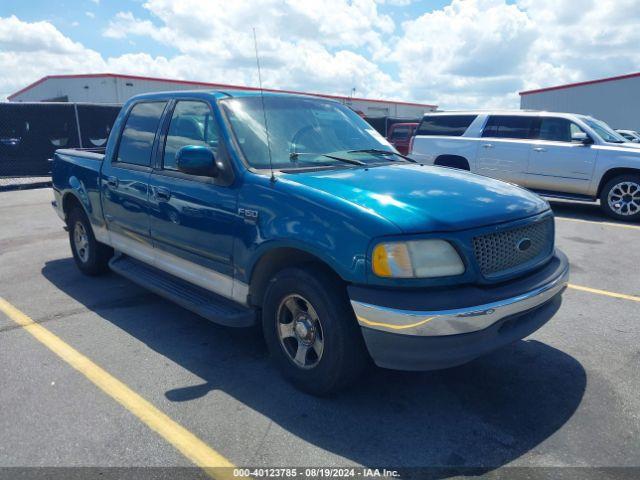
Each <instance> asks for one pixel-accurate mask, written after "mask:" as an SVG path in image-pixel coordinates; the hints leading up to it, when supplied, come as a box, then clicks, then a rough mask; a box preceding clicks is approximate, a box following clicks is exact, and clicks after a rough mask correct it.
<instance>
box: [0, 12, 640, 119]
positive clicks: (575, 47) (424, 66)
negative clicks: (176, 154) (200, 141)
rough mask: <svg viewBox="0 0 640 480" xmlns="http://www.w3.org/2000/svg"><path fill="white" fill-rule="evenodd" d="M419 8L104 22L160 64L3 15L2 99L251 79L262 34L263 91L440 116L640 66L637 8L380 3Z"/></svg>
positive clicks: (127, 16) (163, 15)
mask: <svg viewBox="0 0 640 480" xmlns="http://www.w3.org/2000/svg"><path fill="white" fill-rule="evenodd" d="M92 1H94V3H98V2H97V1H95V0H92ZM410 1H411V0H352V1H347V0H323V1H322V2H318V1H316V0H254V1H252V2H228V1H226V0H209V1H207V2H202V1H200V0H181V1H178V0H146V3H144V4H143V7H144V8H145V9H146V10H147V13H148V15H147V16H146V17H144V18H143V17H142V16H140V17H138V16H135V15H133V14H132V13H130V12H120V13H118V14H116V15H115V16H113V17H112V18H111V19H109V20H108V22H107V24H106V25H105V28H104V35H105V36H107V37H110V38H112V39H114V40H121V41H122V42H123V45H126V46H127V48H128V49H129V50H134V51H135V50H137V49H138V47H136V45H145V44H147V42H148V41H149V40H151V41H153V42H156V43H158V44H160V45H163V46H165V47H166V52H167V53H166V54H165V55H160V56H152V55H149V54H148V53H145V52H144V51H137V52H136V53H130V54H126V55H119V56H113V57H106V56H104V55H102V54H100V53H99V52H96V51H94V50H91V49H88V48H86V47H85V46H84V45H82V44H81V43H78V42H76V41H73V40H71V39H70V38H68V37H67V36H65V35H64V34H63V33H61V32H60V31H59V30H58V29H57V28H56V27H54V26H53V25H52V24H51V23H49V22H46V21H41V22H25V21H21V20H20V19H18V18H17V17H15V16H11V17H7V18H0V69H2V71H3V72H12V74H10V75H3V76H0V96H2V95H3V94H4V95H6V94H7V93H11V92H12V91H14V90H17V89H19V88H21V87H22V86H24V85H25V84H26V83H28V82H31V81H34V80H37V79H38V78H40V77H42V76H44V75H47V74H55V73H79V72H82V73H86V72H96V71H112V72H116V73H131V74H141V75H154V76H162V77H174V78H184V79H192V80H202V81H212V82H221V83H232V84H245V85H255V84H257V74H256V69H255V57H254V45H253V36H252V27H255V28H256V31H257V35H258V42H259V49H260V54H261V63H262V66H263V79H264V83H265V86H268V87H275V88H286V89H299V90H307V91H319V92H326V93H341V94H348V93H349V92H350V91H351V88H352V87H355V88H356V89H357V94H358V95H359V96H372V97H374V96H375V97H386V98H397V99H400V100H402V99H404V100H411V101H424V102H428V103H429V102H433V103H438V104H439V105H441V106H443V107H444V108H467V107H482V108H489V107H492V106H500V107H503V106H504V107H513V108H517V107H518V105H519V104H518V95H517V92H518V91H520V90H524V89H529V88H536V87H540V86H547V85H554V84H559V83H564V82H569V81H580V80H586V79H589V78H597V77H601V76H607V75H615V74H620V73H628V72H631V71H636V70H640V50H639V49H638V48H637V46H638V45H639V44H640V16H639V15H635V14H633V13H635V12H638V11H640V0H616V1H615V2H614V1H604V0H584V1H583V2H580V5H579V6H577V5H576V2H574V1H571V0H516V1H515V3H513V2H510V3H506V1H505V0H452V2H451V4H450V5H448V6H446V7H444V8H442V9H439V10H435V11H425V12H424V13H423V14H421V15H419V16H417V17H415V18H412V19H410V20H408V21H405V22H404V23H401V24H397V23H395V22H394V20H393V19H392V18H391V17H389V16H388V15H385V14H383V13H382V12H381V11H380V9H379V5H380V4H382V3H384V4H386V5H399V4H407V3H409V2H410ZM412 9H413V10H412V11H415V9H416V5H414V6H413V7H412ZM395 10H398V11H399V12H401V10H400V9H394V11H395ZM630 12H632V13H630ZM90 14H91V12H86V15H87V16H91V15H90ZM141 39H144V40H146V41H138V40H141Z"/></svg>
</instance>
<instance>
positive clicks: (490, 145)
mask: <svg viewBox="0 0 640 480" xmlns="http://www.w3.org/2000/svg"><path fill="white" fill-rule="evenodd" d="M482 148H493V144H491V143H483V144H482Z"/></svg>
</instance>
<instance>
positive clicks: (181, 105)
mask: <svg viewBox="0 0 640 480" xmlns="http://www.w3.org/2000/svg"><path fill="white" fill-rule="evenodd" d="M187 145H198V146H203V147H209V148H210V149H211V150H212V151H213V153H214V155H215V154H216V153H217V149H218V126H217V124H216V121H215V119H214V118H213V113H212V112H211V108H209V105H207V104H206V103H204V102H200V101H191V100H182V101H179V102H178V103H176V106H175V108H174V109H173V114H172V115H171V123H170V124H169V131H168V132H167V139H166V142H165V147H164V157H163V168H165V169H167V170H177V168H176V153H177V152H178V150H180V149H181V148H182V147H185V146H187Z"/></svg>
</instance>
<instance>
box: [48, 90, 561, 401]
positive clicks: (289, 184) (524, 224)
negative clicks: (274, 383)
mask: <svg viewBox="0 0 640 480" xmlns="http://www.w3.org/2000/svg"><path fill="white" fill-rule="evenodd" d="M53 185H54V194H55V200H54V202H53V204H54V208H55V209H56V210H57V213H58V215H59V216H60V217H61V218H62V219H63V221H64V222H65V223H66V227H67V229H68V231H69V238H70V243H71V250H72V253H73V257H74V259H75V262H76V263H77V266H78V268H79V269H80V270H81V271H82V272H83V273H85V274H88V275H97V274H100V273H102V272H105V271H106V270H108V269H111V270H113V271H115V272H117V273H119V274H121V275H123V276H125V277H127V278H129V279H130V280H132V281H133V282H136V283H138V284H140V285H142V286H144V287H146V288H148V289H149V290H151V291H153V292H156V293H157V294H159V295H162V296H164V297H167V298H169V299H171V300H172V301H175V302H177V303H178V304H180V305H182V306H184V307H185V308H187V309H190V310H192V311H193V312H196V313H198V314H199V315H201V316H203V317H205V318H207V319H209V320H212V321H214V322H216V323H219V324H222V325H227V326H233V327H248V326H251V325H261V326H262V330H263V333H264V337H265V340H266V343H267V345H268V348H269V351H270V353H271V355H272V357H273V358H274V359H275V361H276V363H277V365H278V366H279V368H280V369H281V371H282V372H283V374H284V375H285V376H286V377H287V378H288V379H289V380H290V381H292V382H293V383H294V384H295V385H296V386H297V387H298V388H300V389H302V390H304V391H307V392H310V393H313V394H318V395H321V394H326V393H329V392H332V391H335V390H336V389H339V388H341V387H344V386H346V385H348V384H349V383H350V382H352V381H353V380H354V379H355V378H356V377H357V376H358V374H359V373H361V372H362V370H363V369H364V368H365V367H366V366H367V365H368V364H369V363H370V361H371V360H373V362H374V363H375V364H377V365H379V366H381V367H386V368H392V369H402V370H430V369H440V368H447V367H451V366H455V365H460V364H462V363H465V362H468V361H470V360H472V359H474V358H476V357H478V356H480V355H483V354H485V353H487V352H490V351H493V350H495V349H496V348H499V347H501V346H504V345H507V344H509V343H512V342H514V341H516V340H519V339H521V338H523V337H525V336H527V335H529V334H530V333H532V332H534V331H535V330H537V329H538V328H540V327H541V326H542V325H543V324H544V323H545V322H547V321H548V320H549V319H550V318H551V317H552V316H553V315H554V314H555V312H556V311H557V310H558V308H559V306H560V303H561V294H562V292H563V291H564V289H565V287H566V285H567V282H568V275H569V266H568V261H567V258H566V257H565V255H564V254H562V253H561V252H560V251H558V250H557V249H555V245H554V218H553V214H552V212H551V211H550V209H549V205H548V204H547V203H546V202H545V201H544V200H542V199H540V198H539V197H538V196H536V195H533V194H531V193H529V192H528V191H526V190H524V189H522V188H519V187H516V186H514V185H511V184H508V183H504V182H500V181H497V180H492V179H489V178H485V177H481V176H478V175H474V174H471V173H468V172H463V171H460V170H455V169H446V168H437V167H429V166H425V165H421V164H419V163H416V162H415V161H414V160H412V159H410V158H408V157H404V156H402V155H400V154H399V153H398V152H397V151H395V150H394V149H393V147H391V146H390V145H389V144H388V143H387V142H386V140H384V138H382V137H381V136H380V135H379V134H378V133H377V132H376V131H375V130H373V129H372V128H371V127H370V126H369V125H368V124H367V123H366V122H365V121H364V120H362V119H361V118H360V117H359V116H358V115H357V114H356V113H355V112H353V111H351V110H350V109H349V108H347V107H346V106H344V105H342V104H340V103H337V102H334V101H330V100H325V99H321V98H316V97H308V96H302V95H284V94H271V93H269V94H264V95H261V94H260V93H250V92H245V93H240V92H233V93H226V92H204V91H199V92H173V93H163V94H160V93H157V94H147V95H141V96H137V97H134V98H132V99H131V100H130V101H128V102H127V104H126V105H125V106H124V107H123V108H122V111H121V113H120V115H119V117H118V119H117V120H116V122H115V125H114V128H113V130H112V132H111V135H110V137H109V140H108V142H107V145H106V149H105V151H104V153H102V152H95V151H82V150H59V151H57V153H56V155H55V159H54V162H53Z"/></svg>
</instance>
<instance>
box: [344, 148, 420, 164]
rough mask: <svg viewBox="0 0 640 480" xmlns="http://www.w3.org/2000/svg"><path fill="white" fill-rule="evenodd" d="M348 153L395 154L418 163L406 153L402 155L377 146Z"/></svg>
mask: <svg viewBox="0 0 640 480" xmlns="http://www.w3.org/2000/svg"><path fill="white" fill-rule="evenodd" d="M347 153H371V154H373V155H384V156H389V155H395V156H397V157H400V158H404V159H405V160H407V161H408V162H411V163H417V162H416V161H415V160H414V159H413V158H409V157H407V156H406V155H402V154H401V153H396V152H391V151H389V150H380V149H377V148H363V149H362V150H349V151H348V152H347Z"/></svg>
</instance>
